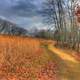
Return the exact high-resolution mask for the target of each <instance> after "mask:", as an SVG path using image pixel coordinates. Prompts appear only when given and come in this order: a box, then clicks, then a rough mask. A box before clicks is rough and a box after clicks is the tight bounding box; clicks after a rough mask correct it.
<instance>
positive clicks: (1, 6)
mask: <svg viewBox="0 0 80 80" xmlns="http://www.w3.org/2000/svg"><path fill="white" fill-rule="evenodd" d="M43 2H44V0H0V18H2V19H6V20H8V21H10V22H13V23H15V24H18V25H19V26H20V27H23V28H25V29H30V28H33V27H37V28H46V27H47V25H45V24H44V23H43V18H42V16H41V15H39V13H38V11H40V10H41V9H42V4H43Z"/></svg>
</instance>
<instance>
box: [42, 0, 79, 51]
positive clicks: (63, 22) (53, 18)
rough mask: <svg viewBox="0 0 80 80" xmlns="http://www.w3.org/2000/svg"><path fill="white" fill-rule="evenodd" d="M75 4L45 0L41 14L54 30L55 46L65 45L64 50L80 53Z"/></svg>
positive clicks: (57, 0)
mask: <svg viewBox="0 0 80 80" xmlns="http://www.w3.org/2000/svg"><path fill="white" fill-rule="evenodd" d="M76 2H77V0H46V2H44V3H43V10H42V12H41V13H42V16H43V17H44V21H45V22H46V23H48V25H53V26H52V27H54V28H55V32H54V34H55V35H54V38H55V40H56V41H57V45H60V46H61V47H64V46H65V45H66V48H71V49H75V50H77V51H80V29H79V25H78V23H77V18H76V16H75V9H76V8H77V6H76V5H78V4H76ZM79 10H80V9H79ZM79 19H80V18H79ZM79 19H78V20H79Z"/></svg>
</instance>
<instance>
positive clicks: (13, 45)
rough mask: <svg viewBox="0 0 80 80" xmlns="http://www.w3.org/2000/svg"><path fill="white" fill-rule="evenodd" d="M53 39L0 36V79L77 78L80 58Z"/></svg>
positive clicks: (68, 79)
mask: <svg viewBox="0 0 80 80" xmlns="http://www.w3.org/2000/svg"><path fill="white" fill-rule="evenodd" d="M54 45H55V42H54V41H52V40H44V39H37V38H30V37H16V36H6V35H4V36H3V35H1V36H0V80H80V76H79V75H80V71H79V70H80V62H79V61H78V60H77V59H76V58H75V57H74V56H72V53H68V52H67V51H64V50H62V49H59V48H56V47H55V46H54Z"/></svg>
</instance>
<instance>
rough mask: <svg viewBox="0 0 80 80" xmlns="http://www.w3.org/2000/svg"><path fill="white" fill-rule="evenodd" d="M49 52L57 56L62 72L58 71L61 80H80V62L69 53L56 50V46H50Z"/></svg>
mask: <svg viewBox="0 0 80 80" xmlns="http://www.w3.org/2000/svg"><path fill="white" fill-rule="evenodd" d="M48 50H49V51H51V52H52V53H53V54H55V55H57V57H58V58H60V59H61V61H58V63H59V67H60V70H59V71H58V73H59V76H60V78H61V80H80V62H79V61H77V60H76V59H75V58H74V57H73V56H72V55H70V54H69V53H65V52H64V51H63V50H61V49H59V48H56V47H55V46H54V44H48Z"/></svg>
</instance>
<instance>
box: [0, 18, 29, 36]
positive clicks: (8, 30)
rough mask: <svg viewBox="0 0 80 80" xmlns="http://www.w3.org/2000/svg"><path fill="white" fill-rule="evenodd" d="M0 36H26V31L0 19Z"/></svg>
mask: <svg viewBox="0 0 80 80" xmlns="http://www.w3.org/2000/svg"><path fill="white" fill-rule="evenodd" d="M0 34H9V35H27V34H28V31H27V30H25V29H23V28H21V27H19V26H18V25H16V24H14V23H12V22H9V21H7V20H3V19H0Z"/></svg>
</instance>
